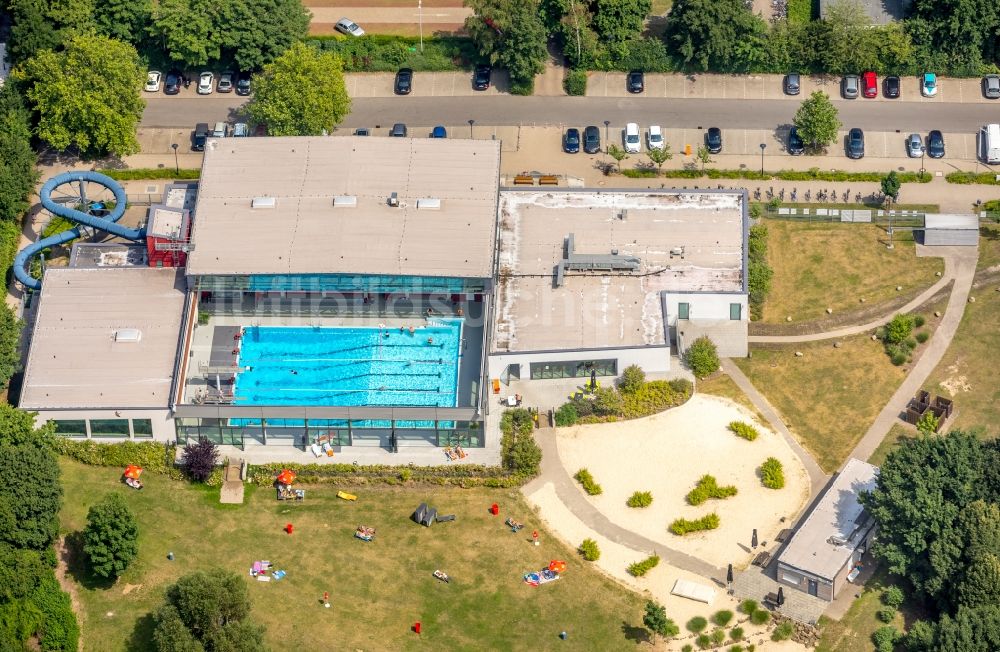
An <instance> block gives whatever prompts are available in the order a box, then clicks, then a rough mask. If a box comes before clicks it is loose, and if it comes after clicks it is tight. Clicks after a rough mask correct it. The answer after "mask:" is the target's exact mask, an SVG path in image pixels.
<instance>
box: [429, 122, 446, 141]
mask: <svg viewBox="0 0 1000 652" xmlns="http://www.w3.org/2000/svg"><path fill="white" fill-rule="evenodd" d="M447 137H448V130H447V129H445V128H444V127H443V126H442V125H438V126H436V127H434V128H433V129H431V138H447Z"/></svg>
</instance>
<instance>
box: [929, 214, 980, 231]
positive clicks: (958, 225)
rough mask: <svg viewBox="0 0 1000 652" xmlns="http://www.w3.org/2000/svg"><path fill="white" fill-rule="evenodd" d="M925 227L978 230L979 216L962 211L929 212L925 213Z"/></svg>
mask: <svg viewBox="0 0 1000 652" xmlns="http://www.w3.org/2000/svg"><path fill="white" fill-rule="evenodd" d="M924 228H925V229H959V230H974V231H978V230H979V216H978V215H969V214H966V215H963V214H960V213H928V214H926V215H924Z"/></svg>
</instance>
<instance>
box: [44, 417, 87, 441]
mask: <svg viewBox="0 0 1000 652" xmlns="http://www.w3.org/2000/svg"><path fill="white" fill-rule="evenodd" d="M52 423H54V424H56V434H57V435H59V436H61V437H86V436H87V422H86V421H85V420H84V419H58V420H55V421H53V422H52Z"/></svg>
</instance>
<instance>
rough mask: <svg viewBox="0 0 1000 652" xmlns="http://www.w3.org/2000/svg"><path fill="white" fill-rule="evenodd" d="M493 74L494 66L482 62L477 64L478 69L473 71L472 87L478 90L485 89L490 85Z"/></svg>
mask: <svg viewBox="0 0 1000 652" xmlns="http://www.w3.org/2000/svg"><path fill="white" fill-rule="evenodd" d="M492 76H493V68H491V67H489V66H487V65H485V64H480V65H478V66H476V71H475V72H474V73H472V88H474V89H475V90H477V91H485V90H486V89H487V88H489V87H490V78H491V77H492Z"/></svg>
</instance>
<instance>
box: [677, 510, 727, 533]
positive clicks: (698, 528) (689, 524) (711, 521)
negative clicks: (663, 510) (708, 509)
mask: <svg viewBox="0 0 1000 652" xmlns="http://www.w3.org/2000/svg"><path fill="white" fill-rule="evenodd" d="M719 522H720V521H719V515H718V514H715V513H713V514H706V515H705V516H702V517H701V518H697V519H695V520H693V521H689V520H688V519H685V518H679V519H677V520H676V521H674V522H673V523H671V524H670V531H671V532H673V533H674V534H676V535H677V536H684V535H685V534H689V533H691V532H702V531H704V530H714V529H716V528H718V527H719Z"/></svg>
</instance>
